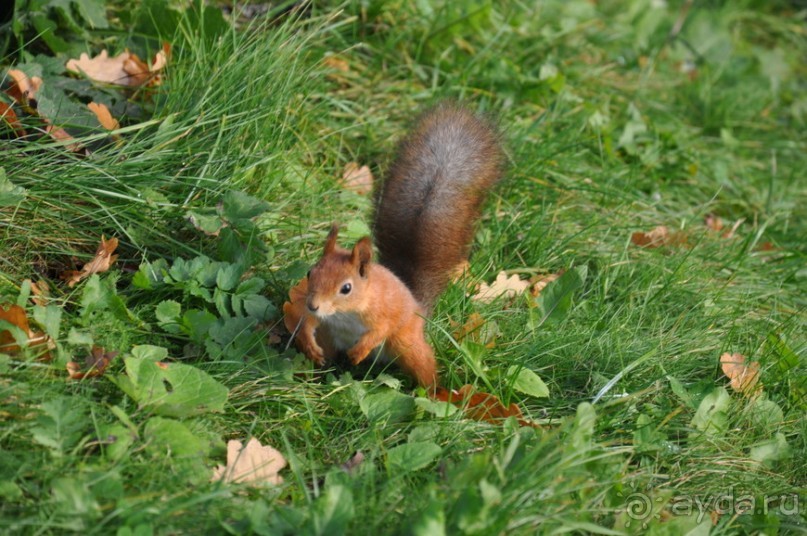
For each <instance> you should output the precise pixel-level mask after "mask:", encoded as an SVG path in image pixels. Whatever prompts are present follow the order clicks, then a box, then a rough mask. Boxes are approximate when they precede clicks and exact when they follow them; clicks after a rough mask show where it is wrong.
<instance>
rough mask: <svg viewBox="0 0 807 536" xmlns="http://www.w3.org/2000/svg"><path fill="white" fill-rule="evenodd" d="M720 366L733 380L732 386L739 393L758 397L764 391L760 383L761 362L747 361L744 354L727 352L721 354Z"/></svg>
mask: <svg viewBox="0 0 807 536" xmlns="http://www.w3.org/2000/svg"><path fill="white" fill-rule="evenodd" d="M720 368H721V369H723V374H725V375H726V377H727V378H728V379H729V380H731V388H732V389H734V390H735V391H737V392H738V393H742V394H743V395H745V396H749V397H756V396H758V395H759V394H760V393H761V392H762V384H761V383H759V362H757V361H751V362H749V363H746V361H745V356H744V355H742V354H736V353H735V354H730V353H728V352H726V353H724V354H723V355H721V356H720Z"/></svg>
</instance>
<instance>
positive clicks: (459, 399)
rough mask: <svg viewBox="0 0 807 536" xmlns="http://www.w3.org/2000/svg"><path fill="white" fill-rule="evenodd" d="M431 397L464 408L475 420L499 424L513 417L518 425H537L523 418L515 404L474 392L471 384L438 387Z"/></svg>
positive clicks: (467, 414) (468, 415)
mask: <svg viewBox="0 0 807 536" xmlns="http://www.w3.org/2000/svg"><path fill="white" fill-rule="evenodd" d="M432 398H434V399H435V400H439V401H440V402H449V403H451V404H454V405H455V406H457V407H461V408H464V410H465V415H466V417H468V418H469V419H473V420H475V421H484V422H489V423H492V424H501V422H502V421H503V420H504V419H507V418H508V417H515V418H516V421H517V422H518V424H519V425H520V426H532V427H536V428H537V427H538V425H536V424H535V423H533V422H530V421H528V420H526V419H524V416H523V414H522V413H521V410H520V409H519V407H518V406H517V405H516V404H514V403H511V404H510V405H509V406H505V405H504V404H502V402H501V401H500V400H499V399H498V398H497V397H496V396H494V395H491V394H488V393H482V392H475V389H474V387H473V386H472V385H463V386H462V387H460V388H459V389H458V390H454V389H451V390H448V389H446V388H444V387H438V388H437V389H436V390H435V392H434V394H433V395H432Z"/></svg>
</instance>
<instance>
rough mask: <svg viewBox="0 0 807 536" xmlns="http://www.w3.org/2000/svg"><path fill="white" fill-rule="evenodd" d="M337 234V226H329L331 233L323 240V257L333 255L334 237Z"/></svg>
mask: <svg viewBox="0 0 807 536" xmlns="http://www.w3.org/2000/svg"><path fill="white" fill-rule="evenodd" d="M338 234H339V226H338V225H336V224H335V223H334V224H333V225H331V231H330V232H329V233H328V238H326V239H325V252H324V253H325V255H328V254H330V253H333V251H334V250H335V249H336V237H337V235H338Z"/></svg>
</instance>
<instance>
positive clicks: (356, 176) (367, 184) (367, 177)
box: [339, 162, 373, 195]
mask: <svg viewBox="0 0 807 536" xmlns="http://www.w3.org/2000/svg"><path fill="white" fill-rule="evenodd" d="M339 183H340V184H341V185H342V187H343V188H345V189H346V190H352V191H354V192H356V193H357V194H359V195H367V194H369V193H370V192H372V191H373V174H372V173H371V172H370V168H369V167H367V166H361V167H360V166H359V164H358V163H356V162H348V163H347V164H346V165H345V169H344V171H342V180H341V181H339Z"/></svg>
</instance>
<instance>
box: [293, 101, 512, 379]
mask: <svg viewBox="0 0 807 536" xmlns="http://www.w3.org/2000/svg"><path fill="white" fill-rule="evenodd" d="M503 163H504V153H503V151H502V148H501V145H500V142H499V136H498V134H497V132H496V130H495V129H494V128H493V127H492V126H491V125H490V123H488V122H487V121H486V120H483V119H481V118H479V117H477V116H476V115H474V114H472V113H471V112H469V111H468V110H466V109H464V108H462V107H460V106H458V105H456V104H446V103H444V104H441V105H438V106H436V107H435V108H432V109H431V110H429V111H427V112H426V113H424V114H423V115H422V116H421V117H420V119H419V120H418V121H417V122H416V124H415V127H414V128H413V130H412V132H411V133H410V134H409V135H408V136H407V137H406V138H405V139H404V140H403V141H402V142H401V144H400V146H399V148H398V153H397V157H396V159H395V161H394V163H393V165H392V168H391V170H390V172H389V176H388V177H387V178H386V180H385V181H384V182H383V184H382V186H381V188H380V190H379V191H378V194H377V203H376V210H375V215H374V233H373V234H374V237H375V244H376V246H377V247H378V251H379V262H377V263H376V262H373V260H372V257H373V249H372V242H371V240H370V237H364V238H362V239H361V240H359V242H358V243H357V244H356V245H355V246H354V247H353V249H351V250H347V249H342V248H340V247H339V246H338V245H337V243H336V240H337V234H338V229H337V227H336V225H334V226H333V227H332V228H331V231H330V233H329V234H328V238H327V239H326V241H325V248H324V251H323V254H322V258H321V259H320V260H319V262H317V263H316V264H315V265H314V266H313V267H312V268H311V271H310V272H309V273H308V276H307V277H306V278H305V279H303V281H301V283H300V285H298V286H297V287H295V288H294V289H292V291H291V292H290V294H289V296H290V298H291V302H286V303H285V304H284V306H283V312H284V314H285V317H286V318H285V321H286V325H287V327H289V329H290V330H295V329H296V335H295V342H296V344H297V347H298V348H299V349H300V351H302V352H303V353H304V354H305V355H306V356H307V357H308V358H309V359H311V360H312V361H313V362H314V363H316V364H317V365H319V366H322V365H324V364H325V363H326V361H328V360H331V359H333V358H334V357H335V356H336V355H337V354H338V353H346V354H347V356H348V359H349V360H350V362H351V363H352V364H354V365H356V364H358V363H360V362H361V361H363V360H364V359H365V358H367V356H368V355H370V354H371V353H373V352H374V350H378V349H380V352H379V353H380V355H381V356H383V357H385V358H388V359H390V360H392V361H394V362H395V363H397V364H398V366H400V367H401V368H402V369H403V370H404V372H406V373H407V374H409V375H410V376H412V377H413V378H414V379H415V380H416V381H417V382H418V384H420V385H421V386H424V387H426V388H434V387H436V385H437V366H436V362H435V359H434V352H433V350H432V348H431V347H430V346H429V344H428V343H427V342H426V339H425V334H424V327H425V320H424V318H425V317H427V316H428V315H429V314H430V313H431V309H432V307H433V306H434V302H435V300H436V299H437V298H438V297H439V296H440V294H442V292H443V291H444V290H445V288H446V286H447V285H448V283H449V281H450V279H451V276H452V275H453V274H454V273H455V272H456V271H457V269H458V267H460V266H462V265H463V264H464V263H465V262H466V261H467V257H468V251H469V249H470V245H471V240H472V239H473V234H474V226H475V224H476V221H477V220H478V219H479V211H480V206H481V204H482V202H483V201H484V199H485V197H486V196H487V193H488V191H490V189H491V188H492V187H493V186H494V185H495V184H496V183H497V182H498V181H499V180H500V179H501V176H502V169H503Z"/></svg>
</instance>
